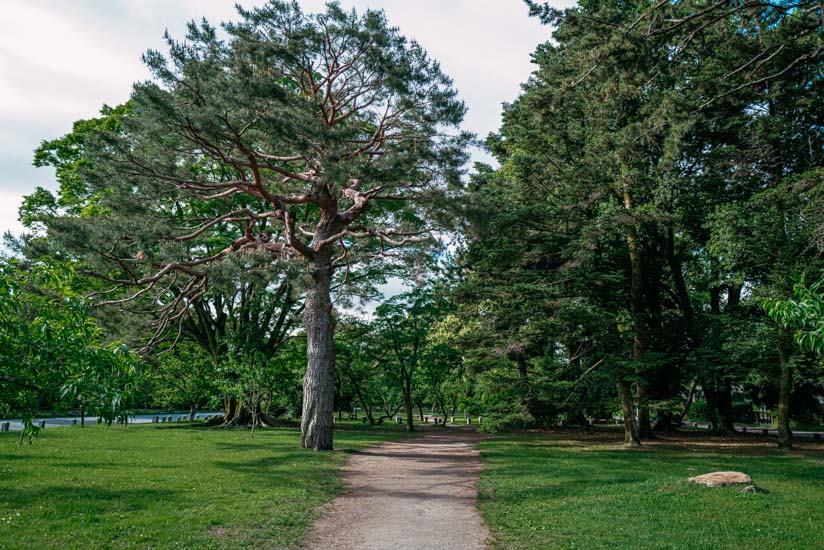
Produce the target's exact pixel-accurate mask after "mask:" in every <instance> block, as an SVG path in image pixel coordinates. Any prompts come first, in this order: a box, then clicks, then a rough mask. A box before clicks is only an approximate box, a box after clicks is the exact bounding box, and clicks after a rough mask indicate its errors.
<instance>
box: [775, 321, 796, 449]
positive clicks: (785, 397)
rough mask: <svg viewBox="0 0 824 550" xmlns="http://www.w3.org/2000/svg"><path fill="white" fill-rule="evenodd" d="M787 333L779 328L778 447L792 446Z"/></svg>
mask: <svg viewBox="0 0 824 550" xmlns="http://www.w3.org/2000/svg"><path fill="white" fill-rule="evenodd" d="M786 339H787V334H786V332H785V331H784V329H779V342H778V355H779V358H780V360H781V377H780V379H779V384H778V448H779V449H792V448H793V432H792V430H790V397H791V396H792V391H793V375H792V367H791V365H790V354H789V350H788V347H789V346H787V345H786V343H785V340H786Z"/></svg>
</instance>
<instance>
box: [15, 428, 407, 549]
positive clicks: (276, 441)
mask: <svg viewBox="0 0 824 550" xmlns="http://www.w3.org/2000/svg"><path fill="white" fill-rule="evenodd" d="M401 429H402V427H399V426H396V425H387V426H381V427H377V426H376V427H362V426H361V425H360V424H355V423H347V424H344V425H341V424H339V425H338V426H337V428H336V431H335V447H336V448H340V449H343V450H350V449H358V448H362V447H364V446H366V445H369V444H372V443H376V442H378V441H382V440H385V439H388V438H397V437H403V436H404V434H403V432H402V431H400V430H401ZM17 437H18V434H14V433H3V434H0V548H56V547H60V548H67V547H68V548H164V549H165V548H237V547H255V548H257V547H267V548H278V547H284V546H289V547H291V546H294V545H295V544H297V543H298V542H299V541H300V539H301V537H302V535H303V533H304V530H305V528H306V527H307V525H308V524H309V523H310V522H311V521H312V520H313V519H314V518H315V514H316V508H317V505H319V504H321V503H323V502H326V501H328V500H329V499H331V498H332V497H333V496H335V495H336V494H337V493H338V492H339V491H340V490H341V488H342V486H341V483H340V481H339V479H338V477H337V470H338V468H339V467H340V466H341V464H342V463H343V462H344V460H345V459H346V453H345V452H341V451H336V452H331V453H315V452H311V451H303V450H301V449H299V448H298V446H299V437H300V436H299V431H298V429H297V428H273V429H266V430H255V433H254V438H252V435H251V433H250V432H249V431H246V430H217V429H209V428H205V427H203V426H197V425H191V426H190V425H186V424H183V425H140V426H138V425H132V426H112V427H110V428H107V427H104V426H89V427H85V428H80V427H66V428H53V429H47V430H44V431H43V432H41V435H40V437H39V438H38V439H37V440H36V441H35V442H34V445H32V446H29V445H28V444H24V445H22V446H18V445H17Z"/></svg>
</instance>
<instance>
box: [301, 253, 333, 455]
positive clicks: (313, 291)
mask: <svg viewBox="0 0 824 550" xmlns="http://www.w3.org/2000/svg"><path fill="white" fill-rule="evenodd" d="M309 273H310V275H311V277H312V284H311V286H310V287H309V289H308V290H307V291H306V308H305V309H304V312H303V323H304V326H305V328H306V343H307V346H306V375H305V376H304V377H303V414H302V415H301V420H300V432H301V436H300V446H301V447H303V448H304V449H314V450H316V451H330V450H332V415H333V411H332V408H333V406H334V401H335V343H334V324H333V322H332V299H331V295H330V289H331V285H332V259H331V249H326V250H321V251H319V252H318V253H317V255H316V257H315V258H314V259H313V260H312V261H311V262H310V263H309Z"/></svg>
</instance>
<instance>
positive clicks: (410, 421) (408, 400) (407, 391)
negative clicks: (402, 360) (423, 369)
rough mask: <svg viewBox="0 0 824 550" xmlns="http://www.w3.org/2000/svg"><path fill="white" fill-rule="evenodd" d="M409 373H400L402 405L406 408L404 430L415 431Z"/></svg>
mask: <svg viewBox="0 0 824 550" xmlns="http://www.w3.org/2000/svg"><path fill="white" fill-rule="evenodd" d="M411 378H412V377H411V375H408V374H404V375H402V383H403V405H404V408H405V409H406V431H407V432H414V431H415V408H414V406H413V404H412V380H411Z"/></svg>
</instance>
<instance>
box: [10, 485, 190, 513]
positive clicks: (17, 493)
mask: <svg viewBox="0 0 824 550" xmlns="http://www.w3.org/2000/svg"><path fill="white" fill-rule="evenodd" d="M183 496H184V495H182V494H180V493H179V492H175V491H169V490H166V489H149V488H140V489H119V490H114V489H103V488H99V487H77V486H69V485H59V486H53V487H46V488H43V489H38V490H37V491H31V490H27V489H18V488H4V489H3V493H2V500H3V501H4V502H5V503H7V504H13V505H14V506H16V507H19V508H28V507H31V506H33V505H36V504H42V503H44V502H45V503H50V504H51V506H52V507H54V506H68V505H72V506H73V507H77V508H80V509H82V510H84V511H88V512H107V513H110V512H128V511H134V510H142V509H145V508H150V507H153V506H154V505H155V503H157V502H163V503H164V504H169V503H176V502H184V501H185V499H183V498H181V497H183Z"/></svg>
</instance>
